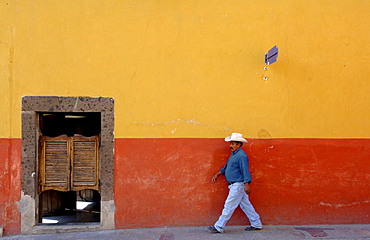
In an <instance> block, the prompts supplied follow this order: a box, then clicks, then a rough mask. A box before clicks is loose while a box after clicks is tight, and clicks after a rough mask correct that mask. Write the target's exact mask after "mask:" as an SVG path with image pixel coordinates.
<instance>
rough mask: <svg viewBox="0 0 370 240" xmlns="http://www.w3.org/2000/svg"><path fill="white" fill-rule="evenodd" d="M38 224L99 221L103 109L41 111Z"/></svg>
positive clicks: (39, 116)
mask: <svg viewBox="0 0 370 240" xmlns="http://www.w3.org/2000/svg"><path fill="white" fill-rule="evenodd" d="M38 120H39V161H38V162H39V164H38V172H39V174H38V176H39V183H38V184H39V186H38V191H39V194H40V197H39V214H38V215H39V221H38V222H39V224H78V223H98V222H100V186H99V182H100V179H99V176H100V174H99V154H98V152H99V146H100V132H101V127H100V121H101V116H100V112H93V113H85V112H80V113H78V112H75V113H65V112H39V113H38Z"/></svg>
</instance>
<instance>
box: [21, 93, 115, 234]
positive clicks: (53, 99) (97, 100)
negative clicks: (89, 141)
mask: <svg viewBox="0 0 370 240" xmlns="http://www.w3.org/2000/svg"><path fill="white" fill-rule="evenodd" d="M39 112H44V113H45V112H53V113H54V112H71V113H73V112H82V113H83V112H100V113H101V147H100V187H101V188H100V189H101V213H100V224H99V225H89V226H87V225H81V224H79V225H78V226H75V225H63V229H66V231H73V229H76V230H77V231H78V229H86V227H88V228H89V229H97V230H101V229H114V228H115V219H114V215H115V204H114V193H113V190H114V175H113V174H114V99H113V98H109V97H58V96H24V97H22V192H21V201H20V213H21V233H22V234H33V233H42V232H50V233H51V232H53V231H55V232H56V231H60V226H53V225H49V226H45V225H38V221H37V219H36V218H37V214H36V212H37V208H38V192H37V188H38V176H37V175H38V169H37V168H38V147H39V146H38V138H39V136H38V134H39V133H38V132H39V131H38V127H39V123H38V113H39Z"/></svg>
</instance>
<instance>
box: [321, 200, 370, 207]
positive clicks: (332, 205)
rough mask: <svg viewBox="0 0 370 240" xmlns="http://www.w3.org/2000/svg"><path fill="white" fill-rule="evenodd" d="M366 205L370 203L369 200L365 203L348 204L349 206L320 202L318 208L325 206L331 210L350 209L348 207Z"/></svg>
mask: <svg viewBox="0 0 370 240" xmlns="http://www.w3.org/2000/svg"><path fill="white" fill-rule="evenodd" d="M367 203H370V200H366V201H362V202H353V203H350V204H330V203H324V202H320V203H319V206H327V207H331V208H342V207H350V206H355V205H361V204H367Z"/></svg>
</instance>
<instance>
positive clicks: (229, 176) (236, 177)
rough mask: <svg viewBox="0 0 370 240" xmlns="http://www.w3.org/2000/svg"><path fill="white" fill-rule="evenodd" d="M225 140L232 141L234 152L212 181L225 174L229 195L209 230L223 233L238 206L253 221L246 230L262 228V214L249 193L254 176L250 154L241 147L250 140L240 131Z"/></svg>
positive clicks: (231, 146) (232, 150)
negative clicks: (250, 198) (251, 171)
mask: <svg viewBox="0 0 370 240" xmlns="http://www.w3.org/2000/svg"><path fill="white" fill-rule="evenodd" d="M225 141H226V142H230V150H231V152H232V153H231V156H230V158H229V159H228V160H227V162H226V164H225V166H224V167H223V168H221V170H220V171H219V172H217V173H216V174H215V175H214V176H213V177H212V181H213V182H214V181H216V179H217V177H218V176H219V175H220V174H222V175H225V177H226V181H227V182H228V183H229V195H228V196H227V199H226V201H225V205H224V209H223V210H222V214H221V216H220V218H219V219H218V221H217V222H216V223H215V224H214V225H213V226H209V227H208V230H210V231H211V232H214V233H223V232H224V228H225V225H226V223H227V221H228V220H229V219H230V218H231V216H232V214H233V213H234V210H235V209H236V208H237V207H238V206H240V208H241V209H242V210H243V212H244V213H245V214H246V215H247V217H248V219H249V221H250V223H251V226H249V227H247V228H246V229H245V230H246V231H254V230H261V229H262V223H261V220H260V216H259V215H258V213H257V212H256V211H255V210H254V208H253V206H252V204H251V202H250V201H249V197H248V195H247V194H250V193H251V190H250V187H249V184H250V183H251V181H252V177H251V174H250V172H249V168H248V156H247V154H246V153H245V152H244V151H243V150H242V149H241V147H242V146H243V143H246V142H248V141H247V140H246V139H244V138H243V136H242V134H240V133H232V134H231V136H229V137H226V138H225Z"/></svg>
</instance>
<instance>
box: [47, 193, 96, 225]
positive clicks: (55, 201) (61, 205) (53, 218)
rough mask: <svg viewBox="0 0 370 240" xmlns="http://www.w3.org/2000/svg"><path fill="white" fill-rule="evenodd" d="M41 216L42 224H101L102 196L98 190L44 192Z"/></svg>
mask: <svg viewBox="0 0 370 240" xmlns="http://www.w3.org/2000/svg"><path fill="white" fill-rule="evenodd" d="M40 216H41V218H40V223H42V224H76V223H99V222H100V194H99V193H98V192H97V191H96V190H81V191H77V192H76V191H68V192H61V191H55V190H48V191H45V192H42V193H41V195H40Z"/></svg>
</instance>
